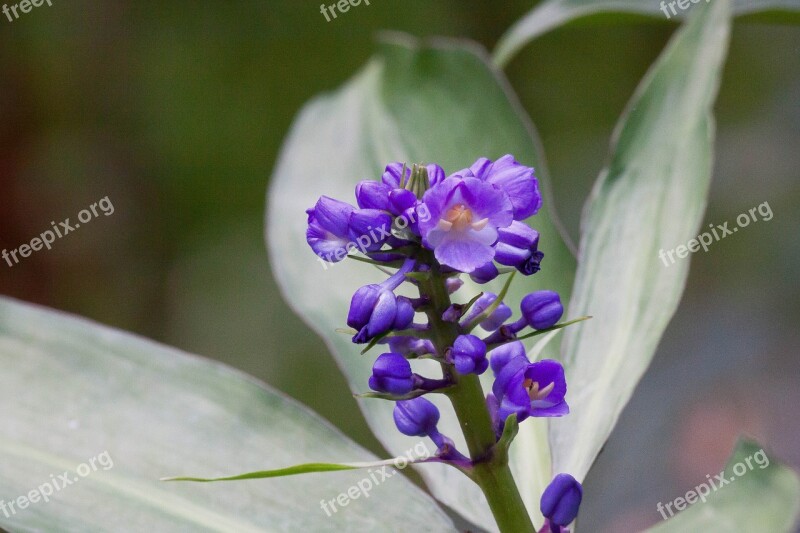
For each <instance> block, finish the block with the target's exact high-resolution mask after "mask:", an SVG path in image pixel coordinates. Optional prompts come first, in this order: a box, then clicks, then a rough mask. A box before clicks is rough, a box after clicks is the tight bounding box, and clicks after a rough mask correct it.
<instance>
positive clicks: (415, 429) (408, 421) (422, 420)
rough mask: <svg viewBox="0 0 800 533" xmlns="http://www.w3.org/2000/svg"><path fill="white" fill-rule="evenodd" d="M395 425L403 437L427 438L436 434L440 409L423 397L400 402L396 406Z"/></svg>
mask: <svg viewBox="0 0 800 533" xmlns="http://www.w3.org/2000/svg"><path fill="white" fill-rule="evenodd" d="M394 423H395V425H397V429H399V430H400V433H402V434H403V435H408V436H409V437H426V436H428V435H430V434H431V433H434V432H436V424H438V423H439V409H437V408H436V406H435V405H433V404H432V403H431V402H430V401H429V400H426V399H425V398H423V397H419V398H414V399H412V400H400V401H399V402H397V404H396V405H395V406H394Z"/></svg>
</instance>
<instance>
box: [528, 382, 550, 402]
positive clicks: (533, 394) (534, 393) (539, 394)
mask: <svg viewBox="0 0 800 533" xmlns="http://www.w3.org/2000/svg"><path fill="white" fill-rule="evenodd" d="M523 386H524V387H525V389H526V390H527V391H528V396H529V397H530V399H531V401H535V400H544V399H545V398H547V395H548V394H550V391H552V390H553V388H554V387H555V386H556V384H555V382H553V383H551V384H550V385H548V386H547V387H545V388H543V389H540V388H539V382H538V381H533V380H532V379H526V380H525V381H524V382H523Z"/></svg>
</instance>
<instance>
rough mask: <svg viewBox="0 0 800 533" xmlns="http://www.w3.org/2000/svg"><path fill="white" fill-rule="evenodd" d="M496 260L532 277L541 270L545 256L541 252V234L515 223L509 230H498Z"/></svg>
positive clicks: (524, 225)
mask: <svg viewBox="0 0 800 533" xmlns="http://www.w3.org/2000/svg"><path fill="white" fill-rule="evenodd" d="M497 233H498V241H497V244H496V245H495V255H494V260H495V261H497V262H498V263H500V264H501V265H507V266H512V267H514V268H516V269H517V270H519V271H520V272H522V273H523V274H525V275H526V276H530V275H531V274H535V273H536V272H538V271H539V269H540V263H541V261H542V259H543V258H544V254H543V253H542V252H540V251H539V232H538V231H536V230H535V229H531V228H530V227H529V226H528V225H527V224H523V223H522V222H517V221H514V222H512V223H511V225H510V226H508V227H507V228H501V229H498V230H497Z"/></svg>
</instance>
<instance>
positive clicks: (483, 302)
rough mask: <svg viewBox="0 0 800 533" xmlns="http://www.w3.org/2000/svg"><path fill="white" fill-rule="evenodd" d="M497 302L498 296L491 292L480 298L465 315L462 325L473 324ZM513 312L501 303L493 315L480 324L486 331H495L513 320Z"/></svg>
mask: <svg viewBox="0 0 800 533" xmlns="http://www.w3.org/2000/svg"><path fill="white" fill-rule="evenodd" d="M495 300H497V295H496V294H494V293H491V292H487V293H485V294H484V295H483V296H481V297H480V298H478V300H477V301H476V302H475V303H474V304H472V307H471V308H470V309H469V311H467V314H466V315H464V319H463V320H462V321H461V325H462V326H465V325H467V324H469V323H470V322H472V321H473V320H474V319H475V317H477V316H478V315H479V314H481V313H483V312H484V311H485V310H486V308H487V307H489V306H490V305H492V303H493V302H494V301H495ZM511 315H512V311H511V308H510V307H508V306H507V305H506V304H504V303H501V304H500V305H498V306H497V309H495V310H494V311H493V312H492V314H491V315H489V317H488V318H486V320H484V321H483V322H481V323H480V326H481V327H482V328H483V329H485V330H486V331H494V330H496V329H497V328H499V327H500V326H502V325H503V324H504V323H505V321H506V320H508V319H509V318H511Z"/></svg>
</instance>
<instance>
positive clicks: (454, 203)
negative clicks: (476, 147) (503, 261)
mask: <svg viewBox="0 0 800 533" xmlns="http://www.w3.org/2000/svg"><path fill="white" fill-rule="evenodd" d="M422 201H423V204H424V205H425V207H426V208H427V210H428V212H429V215H430V216H429V217H428V219H427V220H422V219H420V221H419V230H420V233H421V235H422V239H423V243H424V244H425V246H426V247H428V248H430V249H432V250H434V255H435V256H436V259H437V260H438V261H439V262H440V263H441V264H443V265H446V266H449V267H451V268H453V269H455V270H458V271H461V272H466V273H471V272H472V271H473V270H475V269H476V268H478V267H482V266H484V265H486V263H489V262H490V261H492V259H494V247H493V245H494V244H495V242H497V230H498V228H504V227H506V226H508V225H509V224H511V222H512V220H513V214H512V205H511V202H510V201H509V199H508V197H507V196H506V195H505V194H503V193H502V192H501V191H499V190H498V189H495V188H494V187H493V186H491V185H489V184H488V183H484V182H482V181H480V180H478V179H476V178H471V177H468V178H463V179H462V178H454V177H449V178H446V179H445V180H444V181H442V182H441V183H439V184H437V185H435V186H433V187H431V188H430V189H428V191H427V192H426V193H425V195H424V196H423V198H422Z"/></svg>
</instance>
